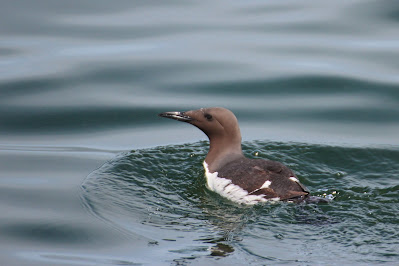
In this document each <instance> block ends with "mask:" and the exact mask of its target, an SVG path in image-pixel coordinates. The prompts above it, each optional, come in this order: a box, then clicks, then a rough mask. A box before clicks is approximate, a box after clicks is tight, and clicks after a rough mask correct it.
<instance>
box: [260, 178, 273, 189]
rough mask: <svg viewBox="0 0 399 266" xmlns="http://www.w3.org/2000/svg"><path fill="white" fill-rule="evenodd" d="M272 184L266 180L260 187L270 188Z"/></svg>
mask: <svg viewBox="0 0 399 266" xmlns="http://www.w3.org/2000/svg"><path fill="white" fill-rule="evenodd" d="M271 184H272V182H271V181H269V180H266V182H265V183H264V184H263V185H262V186H261V187H260V189H262V188H268V187H269V186H270V185H271Z"/></svg>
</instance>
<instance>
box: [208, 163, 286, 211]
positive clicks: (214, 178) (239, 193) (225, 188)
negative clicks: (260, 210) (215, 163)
mask: <svg viewBox="0 0 399 266" xmlns="http://www.w3.org/2000/svg"><path fill="white" fill-rule="evenodd" d="M204 168H205V176H206V182H207V186H208V188H209V189H210V190H212V191H214V192H216V193H218V194H220V195H221V196H223V197H225V198H227V199H229V200H231V201H234V202H237V203H243V204H249V205H252V204H256V203H258V202H266V201H268V200H267V199H265V198H264V196H265V195H249V193H248V191H246V190H244V189H242V188H241V187H239V186H237V185H234V184H233V183H232V182H231V180H230V179H226V178H223V177H218V172H213V173H211V172H209V169H208V164H207V163H206V162H205V161H204ZM270 184H271V182H270V181H266V182H265V183H264V184H263V185H262V188H267V187H269V186H270ZM271 200H272V201H278V200H279V198H273V199H271Z"/></svg>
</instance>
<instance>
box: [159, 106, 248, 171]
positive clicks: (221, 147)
mask: <svg viewBox="0 0 399 266" xmlns="http://www.w3.org/2000/svg"><path fill="white" fill-rule="evenodd" d="M159 116H161V117H166V118H171V119H174V120H177V121H182V122H187V123H189V124H192V125H194V126H196V127H198V128H199V129H201V130H202V131H203V132H204V133H205V134H206V135H207V136H208V138H209V145H210V148H209V152H208V155H207V156H206V158H205V162H206V163H207V164H208V167H209V170H210V172H216V171H218V169H219V168H220V167H222V166H223V165H225V164H226V163H228V162H230V161H232V160H234V159H237V158H239V157H243V154H242V151H241V133H240V128H239V126H238V121H237V118H236V117H235V115H234V114H233V113H232V112H231V111H230V110H228V109H225V108H221V107H212V108H201V109H198V110H192V111H187V112H165V113H161V114H159Z"/></svg>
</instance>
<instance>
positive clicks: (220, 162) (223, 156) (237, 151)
mask: <svg viewBox="0 0 399 266" xmlns="http://www.w3.org/2000/svg"><path fill="white" fill-rule="evenodd" d="M241 157H244V155H243V153H242V149H241V138H239V139H237V140H235V141H234V140H233V141H232V140H231V139H229V140H228V141H227V140H224V139H209V152H208V154H207V156H206V158H205V162H206V163H207V165H208V168H209V171H210V172H211V173H213V172H217V171H218V170H219V169H220V168H221V167H223V166H224V165H226V164H227V163H229V162H231V161H234V160H236V159H239V158H241Z"/></svg>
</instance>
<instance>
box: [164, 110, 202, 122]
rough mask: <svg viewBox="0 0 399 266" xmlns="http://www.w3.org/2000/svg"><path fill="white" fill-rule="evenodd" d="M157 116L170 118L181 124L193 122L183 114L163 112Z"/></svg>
mask: <svg viewBox="0 0 399 266" xmlns="http://www.w3.org/2000/svg"><path fill="white" fill-rule="evenodd" d="M158 116H160V117H166V118H171V119H174V120H177V121H182V122H190V121H193V120H194V119H193V118H191V117H190V116H188V115H186V114H185V113H184V112H165V113H160V114H159V115H158Z"/></svg>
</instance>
